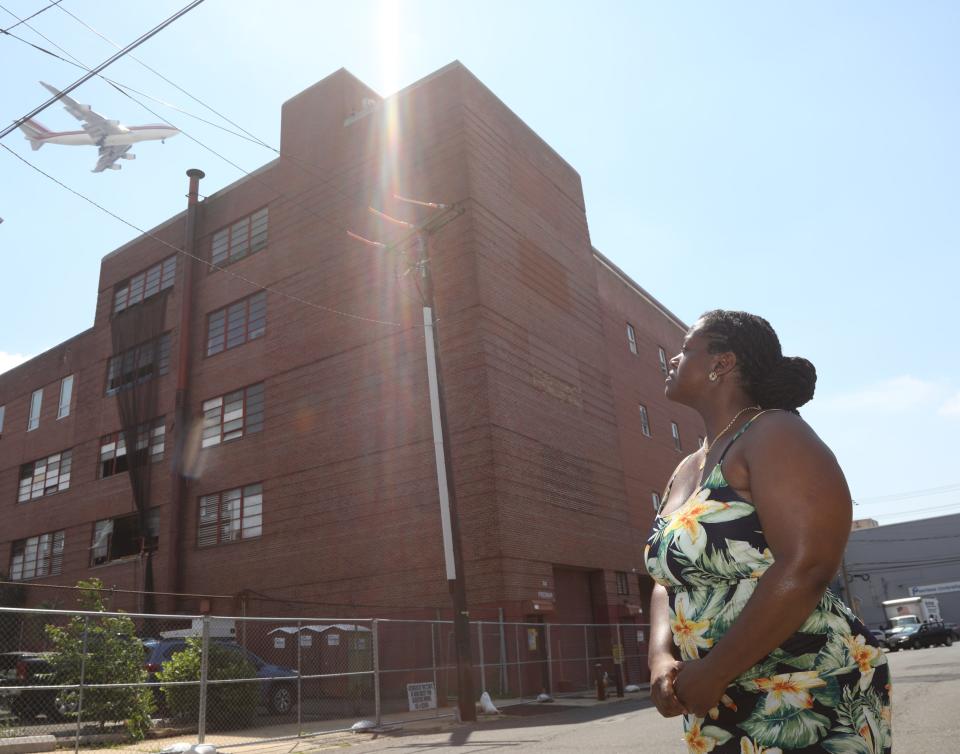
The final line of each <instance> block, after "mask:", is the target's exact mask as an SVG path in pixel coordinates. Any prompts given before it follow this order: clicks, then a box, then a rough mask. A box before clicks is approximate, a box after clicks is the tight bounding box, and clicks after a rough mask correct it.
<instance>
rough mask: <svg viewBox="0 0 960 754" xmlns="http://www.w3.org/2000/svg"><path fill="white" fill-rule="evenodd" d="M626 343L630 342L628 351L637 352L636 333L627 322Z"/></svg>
mask: <svg viewBox="0 0 960 754" xmlns="http://www.w3.org/2000/svg"><path fill="white" fill-rule="evenodd" d="M627 343H629V344H630V353H632V354H634V355H636V354H637V333H636V331H635V330H634V329H633V325H631V324H630V323H629V322H627Z"/></svg>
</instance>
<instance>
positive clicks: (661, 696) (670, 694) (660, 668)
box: [650, 657, 687, 717]
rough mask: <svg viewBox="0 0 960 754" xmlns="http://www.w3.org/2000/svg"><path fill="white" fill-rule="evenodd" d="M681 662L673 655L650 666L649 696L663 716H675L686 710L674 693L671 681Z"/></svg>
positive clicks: (675, 675) (681, 664)
mask: <svg viewBox="0 0 960 754" xmlns="http://www.w3.org/2000/svg"><path fill="white" fill-rule="evenodd" d="M681 667H683V663H682V662H680V661H679V660H676V659H674V658H673V657H670V658H666V659H664V660H662V661H660V662H657V663H655V664H653V665H652V666H651V668H650V698H651V699H653V703H654V704H655V705H656V706H657V711H658V712H659V713H660V714H661V715H663V716H664V717H676V716H677V715H682V714H683V713H684V712H686V711H687V710H686V708H685V707H684V706H683V704H681V703H680V700H679V699H678V698H677V695H676V693H674V688H673V683H674V680H675V679H676V677H677V673H678V672H679V671H680V668H681Z"/></svg>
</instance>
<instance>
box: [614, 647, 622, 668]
mask: <svg viewBox="0 0 960 754" xmlns="http://www.w3.org/2000/svg"><path fill="white" fill-rule="evenodd" d="M613 664H614V665H623V644H614V645H613Z"/></svg>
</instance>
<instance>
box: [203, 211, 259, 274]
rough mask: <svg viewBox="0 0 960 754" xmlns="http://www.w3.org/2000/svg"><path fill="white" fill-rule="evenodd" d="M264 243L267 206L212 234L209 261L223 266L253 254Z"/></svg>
mask: <svg viewBox="0 0 960 754" xmlns="http://www.w3.org/2000/svg"><path fill="white" fill-rule="evenodd" d="M266 245H267V208H266V207H263V208H262V209H258V210H257V211H256V212H254V213H253V214H252V215H247V216H246V217H244V218H242V219H240V220H237V221H236V222H234V223H232V224H231V225H229V226H227V227H226V228H221V229H220V230H218V231H217V232H216V233H214V234H213V241H212V243H211V246H210V261H211V262H213V263H214V264H215V265H217V266H218V267H223V266H224V265H228V264H233V263H234V262H239V261H240V260H241V259H243V258H244V257H247V256H249V255H251V254H255V253H256V252H258V251H260V250H261V249H263V248H265V247H266ZM214 269H216V268H214Z"/></svg>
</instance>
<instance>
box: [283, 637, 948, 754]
mask: <svg viewBox="0 0 960 754" xmlns="http://www.w3.org/2000/svg"><path fill="white" fill-rule="evenodd" d="M888 659H889V662H890V666H891V670H892V674H893V740H894V751H895V752H897V753H898V754H960V644H955V645H954V646H952V647H931V648H927V649H915V650H907V651H904V652H894V653H890V654H888ZM559 701H561V702H562V700H559ZM680 731H681V723H680V721H679V719H677V718H675V719H670V720H665V719H663V718H661V717H660V716H659V715H658V714H657V711H656V710H655V709H653V708H652V707H651V706H650V704H649V702H648V701H647V700H645V699H630V700H626V701H622V702H617V703H613V704H607V705H603V706H598V707H586V708H578V709H573V710H566V711H558V712H555V713H552V714H549V715H538V716H536V717H507V718H506V719H502V720H497V721H494V722H484V723H480V724H477V725H463V726H457V727H454V728H452V729H450V730H445V731H443V732H437V733H429V734H417V733H414V732H409V733H404V734H398V735H390V736H381V737H380V738H378V739H376V740H374V741H369V742H365V743H360V744H355V745H354V746H351V747H350V750H351V751H352V752H390V753H391V754H416V753H417V752H430V751H435V750H436V749H440V748H451V747H461V748H465V749H467V750H469V751H471V752H483V754H495V753H496V752H514V753H515V752H518V751H524V752H526V751H531V752H594V751H604V752H631V754H636V753H637V752H642V753H647V752H648V753H649V754H670V752H677V754H682V752H684V750H685V747H684V745H683V743H682V742H681V740H680ZM331 743H332V742H331ZM344 743H345V742H342V741H341V742H339V745H340V746H343V745H344ZM323 746H324V742H323V739H322V737H321V738H319V739H316V740H315V741H314V742H313V743H312V744H306V743H305V744H301V746H299V747H297V751H319V750H320V749H321V747H323ZM314 747H316V748H314Z"/></svg>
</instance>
